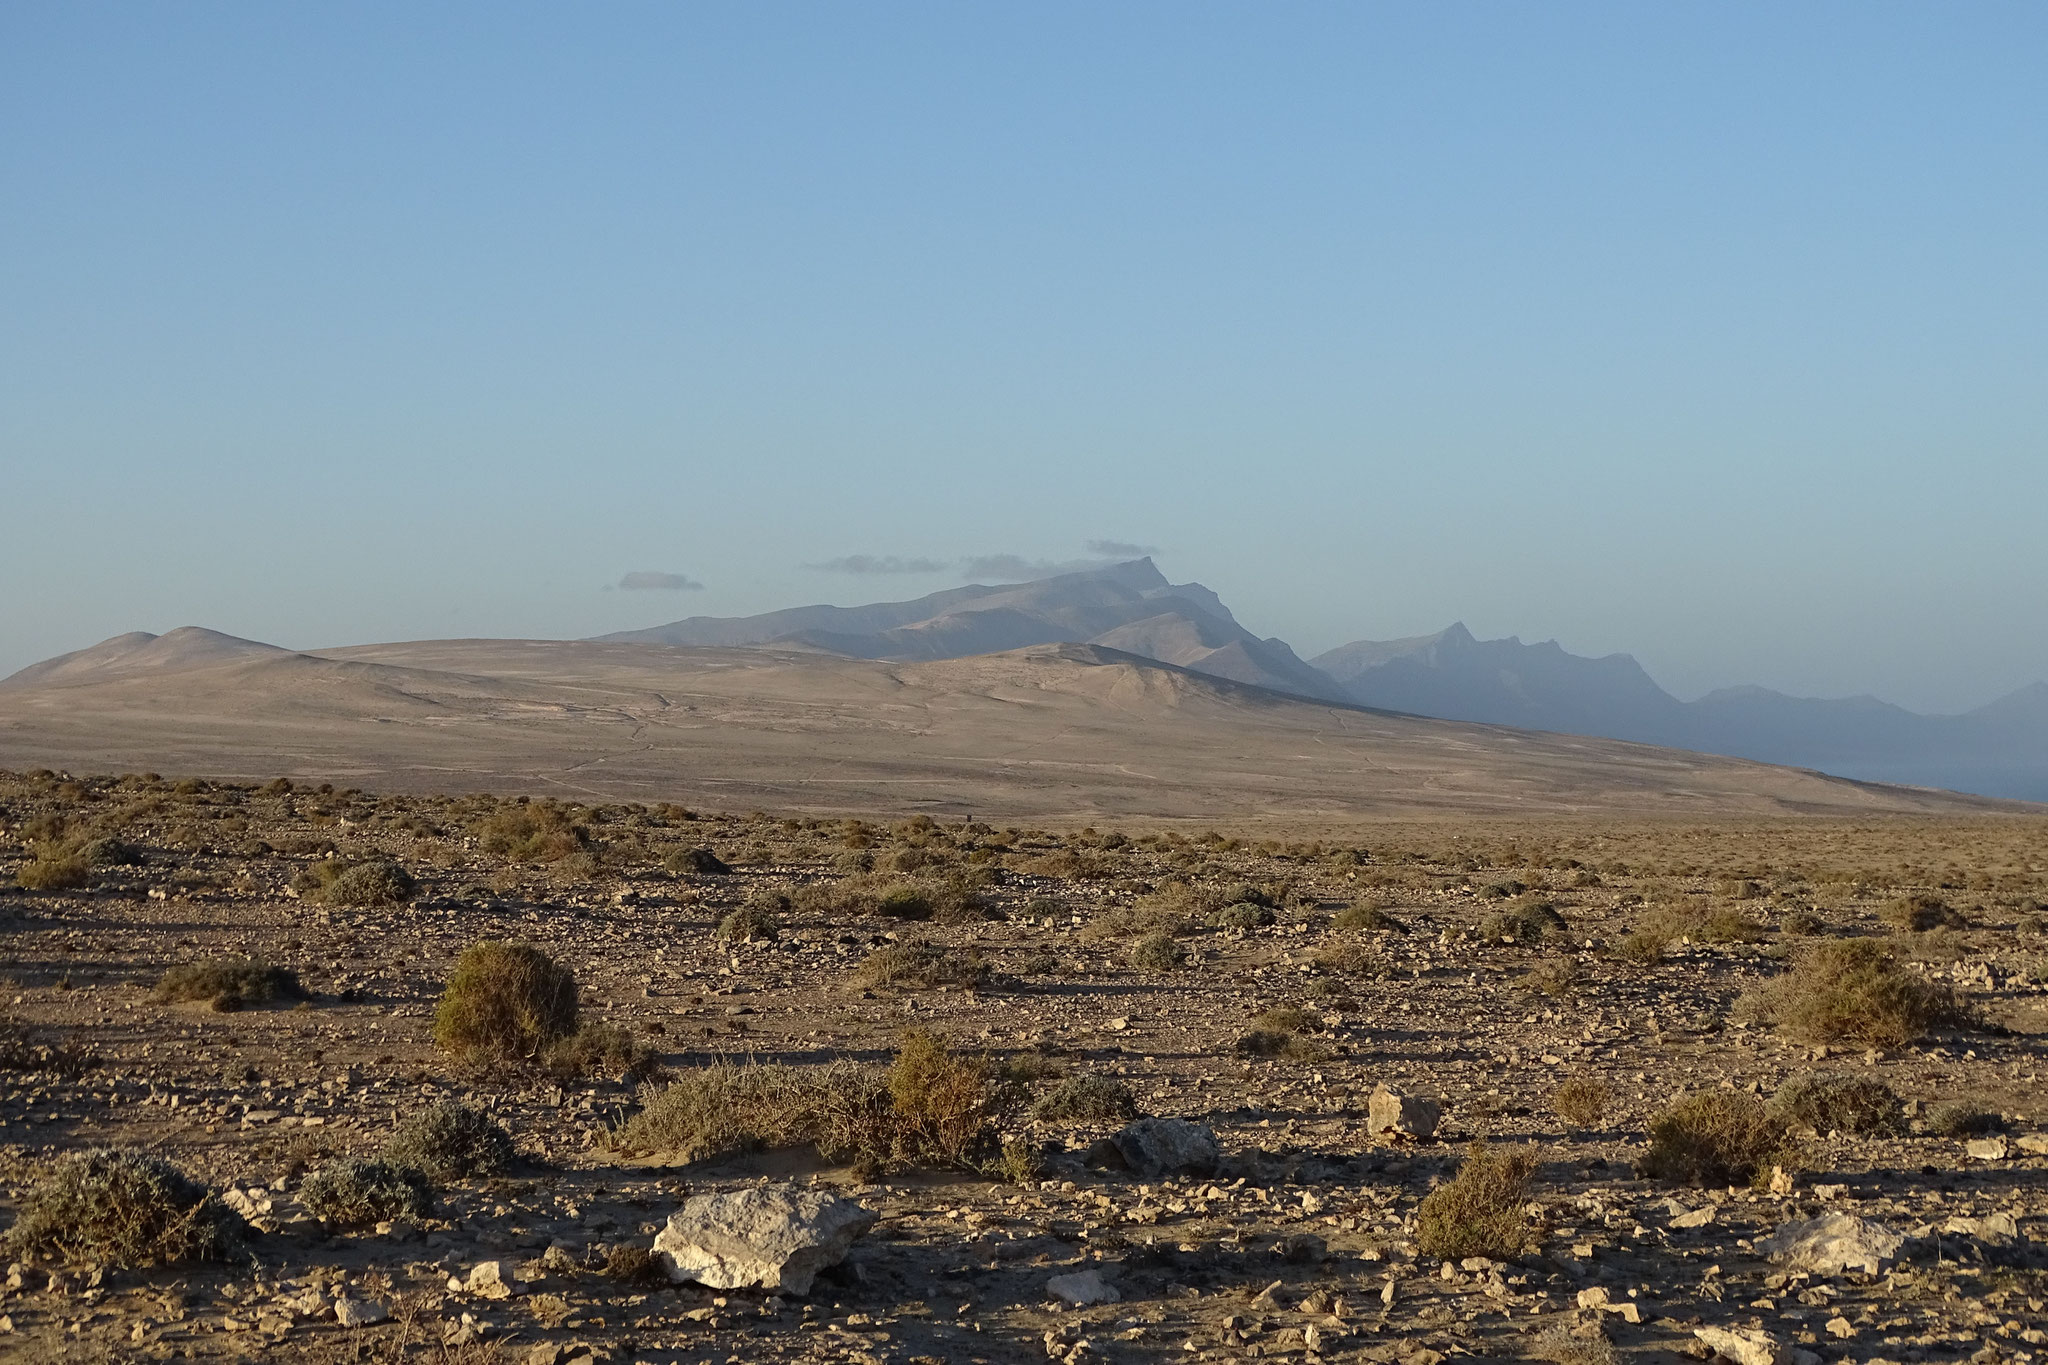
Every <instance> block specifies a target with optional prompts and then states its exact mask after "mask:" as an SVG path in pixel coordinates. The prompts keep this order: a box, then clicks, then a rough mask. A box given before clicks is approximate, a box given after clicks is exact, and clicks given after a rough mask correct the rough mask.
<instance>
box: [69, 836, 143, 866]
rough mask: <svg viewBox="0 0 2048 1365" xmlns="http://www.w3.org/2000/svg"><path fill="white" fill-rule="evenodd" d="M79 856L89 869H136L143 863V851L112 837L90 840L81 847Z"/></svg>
mask: <svg viewBox="0 0 2048 1365" xmlns="http://www.w3.org/2000/svg"><path fill="white" fill-rule="evenodd" d="M78 856H79V857H80V858H83V859H84V860H85V864H86V866H87V867H136V866H138V865H140V864H141V862H142V850H141V849H139V848H135V847H133V846H132V845H129V844H124V843H122V842H121V841H120V840H119V839H115V838H112V837H110V836H102V837H100V838H98V839H92V840H89V841H88V842H86V843H85V844H83V845H81V846H80V848H79V850H78Z"/></svg>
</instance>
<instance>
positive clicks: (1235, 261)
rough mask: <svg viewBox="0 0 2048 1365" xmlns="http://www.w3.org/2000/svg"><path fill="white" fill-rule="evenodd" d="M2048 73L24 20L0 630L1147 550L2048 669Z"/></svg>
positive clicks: (1200, 570)
mask: <svg viewBox="0 0 2048 1365" xmlns="http://www.w3.org/2000/svg"><path fill="white" fill-rule="evenodd" d="M2043 71H2048V9H2044V8H2043V7H2041V6H2039V5H2035V4H1997V3H1981V4H1972V5H1968V6H1927V5H1905V4H1892V3H1874V4H1873V3H1811V4H1802V5H1796V6H1788V5H1781V4H1768V5H1767V4H1718V5H1704V4H1691V5H1643V4H1613V5H1587V4H1556V5H1541V6H1537V5H1511V4H1457V3H1453V4H1421V3H1416V4H1409V5H1401V6H1396V5H1389V4H1377V5H1353V4H1345V5H1320V4H1294V5H1286V6H1267V5H1250V4H1235V5H1217V4H1202V3H1187V0H1173V2H1172V3H1159V4H1138V3H1115V4H1107V5H1105V4H1100V3H1089V4H1058V3H1037V4H1030V5H1010V6H994V5H959V4H929V5H903V4H890V3H875V4H865V5H858V6H855V5H824V4H804V5H797V4H749V5H743V4H726V5H718V6H707V5H684V4H661V5H652V4H648V5H636V4H626V3H620V4H611V5H604V6H559V5H557V6H539V5H523V4H505V3H492V4H489V5H483V4H475V5H467V4H433V5H398V4H357V5H347V6H343V5H332V4H329V5H290V6H286V5H269V6H264V5H257V4H253V3H248V4H237V5H219V4H206V3H186V4H178V5H144V4H121V5H109V4H95V3H78V4H65V5H31V4H20V3H17V4H12V5H7V6H4V7H0V187H4V188H0V498H4V502H5V505H6V506H7V509H8V515H7V517H6V518H5V522H4V530H0V589H4V591H0V673H4V672H7V671H11V670H12V669H14V668H17V667H20V666H22V665H24V664H27V663H29V662H31V661H33V660H35V659H38V658H42V657H45V656H47V655H50V654H54V653H58V652H61V651H63V650H68V649H74V648H78V647H80V646H83V645H86V644H90V643H92V642H93V641H95V640H98V639H101V638H103V637H105V636H108V635H112V634H116V633H119V632H122V631H127V630H135V629H145V630H153V631H162V630H166V629H169V628H171V627H173V626H177V625H181V624H188V623H190V624H203V625H208V626H213V627H215V628H218V629H222V630H227V631H231V632H233V633H236V634H241V635H248V636H253V637H256V638H260V639H265V640H270V641H273V642H275V643H280V644H286V645H293V646H299V647H311V646H318V645H330V644H341V643H351V642H360V641H369V640H387V639H400V638H417V637H436V636H450V635H534V636H562V635H586V634H595V633H598V632H602V631H609V630H617V629H623V628H628V627H635V626H644V625H652V624H655V623H658V622H661V621H667V620H672V619H674V618H676V617H680V616H684V615H692V614H699V613H704V614H720V615H726V614H740V613H750V612H756V611H763V610H769V609H773V608H776V607H782V606H788V605H793V604H797V603H801V602H812V601H836V602H842V603H850V602H859V601H872V600H880V599H885V598H902V597H912V596H918V595H921V594H923V593H925V592H929V591H932V590H935V589H937V588H940V587H945V586H950V585H952V584H954V583H958V582H960V581H962V575H963V573H965V572H966V571H968V570H969V569H982V570H988V569H997V570H1001V569H1004V568H1006V567H1008V568H1012V569H1013V571H1018V572H1021V571H1022V567H1021V566H1016V565H1013V564H1012V563H1011V561H1009V560H1005V559H1003V558H1001V557H1005V556H1008V557H1015V559H1017V560H1022V561H1026V562H1037V561H1047V562H1061V561H1067V560H1072V559H1076V558H1082V557H1086V556H1088V555H1090V554H1091V553H1095V552H1096V551H1093V550H1091V548H1090V542H1113V543H1115V544H1113V545H1111V547H1110V548H1111V549H1112V550H1114V549H1116V548H1118V546H1130V547H1157V549H1158V556H1157V558H1158V561H1159V563H1160V566H1161V568H1162V569H1163V570H1164V571H1165V572H1167V573H1168V574H1169V575H1170V576H1172V577H1173V578H1174V579H1175V580H1176V581H1182V580H1186V579H1199V580H1200V581H1202V582H1203V583H1206V584H1207V585H1209V586H1210V587H1212V588H1214V589H1215V590H1216V591H1217V592H1219V593H1220V594H1222V596H1223V598H1224V599H1225V601H1227V602H1228V603H1230V604H1231V606H1232V607H1233V608H1234V609H1235V610H1236V611H1237V614H1238V615H1239V617H1240V619H1241V620H1243V621H1244V622H1245V624H1246V625H1248V626H1250V627H1251V628H1253V629H1255V630H1257V631H1259V632H1260V633H1262V634H1271V635H1279V636H1282V637H1284V638H1286V639H1287V640H1289V641H1290V642H1291V643H1293V644H1294V645H1295V646H1296V647H1297V649H1299V650H1300V652H1301V653H1302V654H1304V655H1312V654H1314V653H1317V652H1320V651H1321V650H1323V649H1327V648H1329V647H1331V646H1333V645H1335V644H1338V643H1341V642H1343V641H1346V640H1350V639H1355V638H1359V637H1375V638H1378V637H1391V636H1401V635H1412V634H1418V633H1423V632H1427V631H1433V630H1436V629H1440V628H1441V627H1443V626H1444V625H1446V624H1448V623H1449V622H1450V621H1452V620H1454V619H1462V620H1464V621H1465V622H1466V623H1467V624H1468V625H1469V626H1470V627H1471V628H1472V629H1473V631H1474V632H1475V633H1477V634H1479V635H1481V636H1493V635H1504V634H1511V633H1513V634H1520V635H1521V636H1522V637H1523V638H1524V639H1542V638H1549V637H1555V638H1557V639H1558V640H1559V641H1560V642H1561V643H1563V644H1564V645H1565V647H1566V648H1568V649H1571V650H1574V651H1576V652H1580V653H1591V654H1601V653H1607V652H1610V651H1617V650H1621V651H1628V652H1632V653H1634V654H1635V655H1636V656H1637V657H1638V658H1639V659H1641V660H1642V661H1643V663H1644V665H1645V666H1646V667H1647V668H1649V670H1650V671H1651V673H1652V675H1653V676H1655V677H1656V678H1657V679H1658V680H1659V681H1660V682H1662V683H1663V684H1664V685H1665V686H1667V687H1669V688H1671V689H1672V690H1674V691H1676V692H1678V693H1680V694H1681V695H1684V696H1693V695H1697V694H1698V693H1699V692H1701V691H1704V690H1706V689H1708V688H1711V687H1715V686H1720V685H1725V684H1733V683H1743V682H1757V683H1763V684H1765V685H1768V686H1773V687H1779V688H1783V689H1785V690H1788V691H1792V692H1797V693H1802V694H1808V695H1843V694H1849V693H1859V692H1874V693H1876V694H1877V695H1880V696H1883V697H1885V698H1887V699H1889V700H1893V701H1897V702H1900V703H1902V704H1906V705H1910V706H1914V707H1917V708H1921V709H1937V710H1939V709H1961V708H1964V707H1967V706H1971V705H1975V704H1978V703H1981V702H1983V701H1986V700H1989V699H1990V698H1992V697H1994V696H1997V695H1999V694H2002V693H2004V692H2007V691H2010V690H2011V689H2012V688H2014V687H2017V686H2020V685H2022V684H2024V683H2026V682H2030V681H2032V680H2035V679H2037V678H2048V526H2044V522H2048V516H2044V513H2048V81H2044V80H2043V79H2042V72H2043ZM856 570H858V571H856ZM622 584H626V585H630V586H621V585H622Z"/></svg>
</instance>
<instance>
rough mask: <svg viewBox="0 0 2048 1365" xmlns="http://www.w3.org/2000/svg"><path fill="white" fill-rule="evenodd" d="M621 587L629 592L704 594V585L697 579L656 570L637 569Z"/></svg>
mask: <svg viewBox="0 0 2048 1365" xmlns="http://www.w3.org/2000/svg"><path fill="white" fill-rule="evenodd" d="M619 586H620V587H621V588H624V589H625V590H626V591H627V592H702V591H703V590H704V585H703V584H702V583H699V582H697V581H696V580H695V579H692V578H686V577H684V576H683V575H682V574H679V573H661V572H658V571H657V570H654V569H635V570H633V572H631V573H629V574H627V575H626V576H625V577H624V578H621V579H620V580H619Z"/></svg>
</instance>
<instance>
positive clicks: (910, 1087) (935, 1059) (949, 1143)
mask: <svg viewBox="0 0 2048 1365" xmlns="http://www.w3.org/2000/svg"><path fill="white" fill-rule="evenodd" d="M888 1084H889V1098H890V1101H891V1103H892V1104H893V1105H894V1108H895V1112H896V1116H897V1118H898V1120H900V1122H901V1124H902V1132H901V1133H900V1135H899V1137H898V1142H897V1150H898V1154H899V1155H901V1156H904V1157H908V1158H910V1159H913V1160H921V1161H932V1162H936V1163H939V1164H942V1165H947V1166H958V1167H962V1168H966V1169H972V1167H973V1164H974V1163H973V1161H972V1158H973V1157H974V1156H975V1155H976V1154H977V1153H978V1152H979V1151H980V1150H981V1149H982V1148H983V1146H985V1144H986V1143H987V1140H988V1135H989V1123H990V1120H991V1119H993V1118H994V1116H995V1112H996V1107H997V1103H998V1099H999V1096H998V1093H997V1089H996V1086H995V1085H994V1084H993V1082H992V1079H991V1075H990V1071H989V1065H988V1060H987V1059H986V1058H984V1057H980V1056H976V1055H965V1054H961V1053H956V1052H953V1051H952V1050H951V1049H949V1048H948V1047H947V1046H946V1041H945V1039H943V1038H941V1037H940V1036H939V1035H938V1034H936V1033H933V1032H932V1031H930V1030H929V1029H921V1028H913V1029H909V1030H906V1031H905V1032H904V1034H903V1042H902V1046H901V1047H900V1048H899V1049H898V1050H897V1053H896V1060H895V1061H894V1062H893V1063H892V1064H891V1065H890V1067H889V1078H888Z"/></svg>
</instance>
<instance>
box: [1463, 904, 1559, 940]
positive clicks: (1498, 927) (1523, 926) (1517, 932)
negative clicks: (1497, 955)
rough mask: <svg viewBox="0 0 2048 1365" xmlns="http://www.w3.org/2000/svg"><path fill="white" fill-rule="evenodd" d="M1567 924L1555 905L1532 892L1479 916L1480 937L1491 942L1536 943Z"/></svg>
mask: <svg viewBox="0 0 2048 1365" xmlns="http://www.w3.org/2000/svg"><path fill="white" fill-rule="evenodd" d="M1566 927H1567V926H1566V924H1565V919H1564V916H1563V915H1560V914H1559V913H1558V912H1557V907H1556V906H1555V905H1553V904H1552V903H1551V902H1549V901H1547V900H1545V899H1543V898H1542V897H1540V896H1531V897H1525V898H1524V899H1522V900H1519V901H1517V902H1515V903H1514V904H1513V905H1511V906H1508V907H1507V908H1506V909H1504V910H1495V911H1493V912H1492V913H1491V914H1488V915H1487V916H1486V917H1485V918H1483V919H1481V920H1480V921H1479V937H1480V938H1482V939H1485V940H1487V941H1488V942H1493V943H1498V942H1501V941H1503V940H1511V941H1513V942H1515V943H1537V942H1540V941H1541V940H1542V939H1543V938H1545V937H1546V936H1547V935H1550V934H1553V933H1558V932H1560V931H1562V930H1563V929H1565V928H1566Z"/></svg>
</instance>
